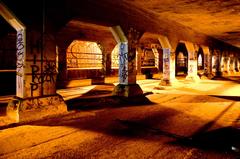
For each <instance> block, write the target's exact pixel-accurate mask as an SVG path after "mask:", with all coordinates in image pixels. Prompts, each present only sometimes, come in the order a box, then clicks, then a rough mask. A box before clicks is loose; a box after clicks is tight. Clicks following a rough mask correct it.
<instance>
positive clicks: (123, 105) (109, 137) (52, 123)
mask: <svg viewBox="0 0 240 159" xmlns="http://www.w3.org/2000/svg"><path fill="white" fill-rule="evenodd" d="M239 81H240V78H239V77H228V78H222V79H218V80H201V81H200V82H199V83H190V82H186V81H184V80H183V79H180V80H179V83H178V84H176V85H173V86H171V87H161V86H159V83H160V81H159V80H156V79H148V80H140V81H138V83H139V84H140V86H141V87H142V89H143V90H144V93H145V97H141V98H137V99H124V98H116V97H111V96H110V94H111V91H112V89H113V87H114V85H111V84H108V85H99V86H88V87H77V88H69V89H65V90H64V89H62V90H59V91H58V93H60V94H62V95H63V96H64V98H65V100H66V103H67V105H68V109H69V111H68V113H65V114H62V115H58V116H54V117H51V118H45V119H43V120H39V121H32V122H26V123H18V124H13V125H9V126H2V127H0V128H1V130H0V158H15V159H20V158H29V159H35V158H106V159H108V158H109V159H113V158H132V159H141V158H156V159H165V158H169V159H202V158H203V159H204V158H211V159H212V158H216V159H228V158H230V159H235V158H240V129H238V128H240V127H239V126H240V102H239V101H240V98H239V97H240V85H239Z"/></svg>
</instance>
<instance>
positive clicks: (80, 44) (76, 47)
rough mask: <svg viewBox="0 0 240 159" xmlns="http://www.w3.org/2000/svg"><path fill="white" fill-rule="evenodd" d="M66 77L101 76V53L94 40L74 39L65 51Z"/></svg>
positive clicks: (84, 77)
mask: <svg viewBox="0 0 240 159" xmlns="http://www.w3.org/2000/svg"><path fill="white" fill-rule="evenodd" d="M66 63H67V77H68V80H74V79H94V78H96V77H100V76H102V74H103V72H102V68H103V55H102V50H101V49H100V47H99V45H98V44H97V43H96V42H90V41H80V40H74V41H73V42H72V43H71V44H70V45H69V46H68V48H67V51H66Z"/></svg>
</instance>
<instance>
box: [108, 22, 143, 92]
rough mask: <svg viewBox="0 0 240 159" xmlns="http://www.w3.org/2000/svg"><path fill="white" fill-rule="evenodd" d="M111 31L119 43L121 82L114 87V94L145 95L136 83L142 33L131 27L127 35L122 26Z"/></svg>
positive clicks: (119, 73)
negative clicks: (137, 53) (137, 54)
mask: <svg viewBox="0 0 240 159" xmlns="http://www.w3.org/2000/svg"><path fill="white" fill-rule="evenodd" d="M111 31H112V33H113V35H114V37H115V39H116V41H117V42H118V43H119V44H120V45H119V72H118V75H119V84H118V85H117V86H116V87H115V88H114V91H113V95H116V96H123V97H134V96H141V95H143V91H142V89H141V88H140V86H139V85H138V84H137V83H136V73H137V71H136V49H137V43H138V40H139V39H140V33H139V32H138V31H137V30H135V29H133V28H130V29H129V30H128V34H127V35H126V34H125V33H124V32H123V30H122V28H121V27H120V26H116V27H112V28H111Z"/></svg>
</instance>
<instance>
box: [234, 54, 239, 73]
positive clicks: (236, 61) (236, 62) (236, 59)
mask: <svg viewBox="0 0 240 159" xmlns="http://www.w3.org/2000/svg"><path fill="white" fill-rule="evenodd" d="M234 64H235V67H234V70H235V73H237V72H239V69H238V57H237V55H236V54H235V56H234Z"/></svg>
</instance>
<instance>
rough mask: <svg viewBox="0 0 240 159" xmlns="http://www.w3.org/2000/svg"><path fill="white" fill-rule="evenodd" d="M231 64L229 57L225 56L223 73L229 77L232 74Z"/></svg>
mask: <svg viewBox="0 0 240 159" xmlns="http://www.w3.org/2000/svg"><path fill="white" fill-rule="evenodd" d="M229 63H230V58H229V57H228V56H227V55H224V57H223V72H224V74H225V75H228V74H229V72H230V70H229Z"/></svg>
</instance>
